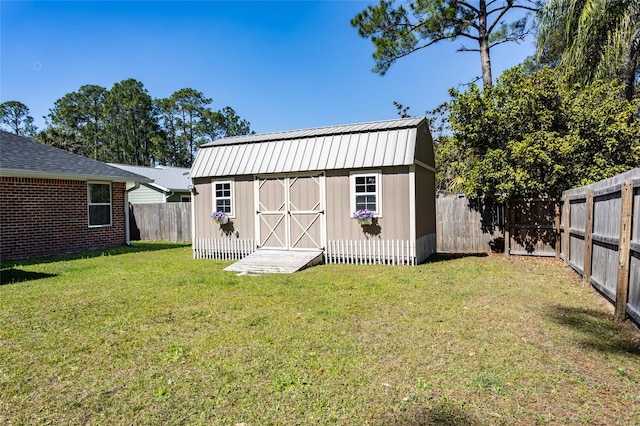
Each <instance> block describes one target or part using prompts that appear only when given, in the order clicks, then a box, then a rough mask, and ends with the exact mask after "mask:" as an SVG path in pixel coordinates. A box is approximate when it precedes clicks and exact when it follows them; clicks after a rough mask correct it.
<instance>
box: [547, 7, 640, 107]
mask: <svg viewBox="0 0 640 426" xmlns="http://www.w3.org/2000/svg"><path fill="white" fill-rule="evenodd" d="M537 28H538V37H537V41H536V43H537V56H538V60H539V61H540V62H543V63H547V64H549V65H552V66H553V65H555V66H557V68H558V69H559V70H560V71H561V72H562V73H563V74H564V75H566V76H567V77H568V79H569V81H570V82H574V83H581V84H589V83H591V82H594V81H596V80H599V79H604V80H615V81H617V82H620V83H623V84H625V86H626V87H625V95H626V97H627V99H631V98H632V97H633V96H634V92H635V86H636V84H637V82H638V77H639V76H638V71H639V70H640V65H639V63H640V1H639V0H618V1H607V0H548V1H547V2H546V3H545V4H544V6H543V7H542V8H541V9H540V11H539V12H538V15H537ZM549 46H552V48H550V47H549Z"/></svg>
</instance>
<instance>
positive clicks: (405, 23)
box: [351, 0, 537, 87]
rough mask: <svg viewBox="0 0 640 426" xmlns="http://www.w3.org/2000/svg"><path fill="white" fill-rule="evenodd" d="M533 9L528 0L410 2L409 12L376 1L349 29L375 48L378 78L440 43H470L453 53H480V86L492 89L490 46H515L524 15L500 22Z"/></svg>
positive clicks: (520, 36) (388, 2)
mask: <svg viewBox="0 0 640 426" xmlns="http://www.w3.org/2000/svg"><path fill="white" fill-rule="evenodd" d="M516 10H521V11H524V12H525V13H527V12H529V11H535V10H537V7H536V3H535V2H534V1H532V0H489V1H487V0H479V1H478V2H477V3H476V2H469V1H460V0H413V1H411V2H410V3H409V9H407V8H405V7H404V6H402V5H399V6H396V2H395V1H394V0H380V3H379V4H378V5H377V6H369V7H368V8H367V9H365V10H364V11H362V12H361V13H359V14H357V15H356V16H355V17H354V18H353V19H352V20H351V25H352V26H354V27H356V28H357V29H358V34H360V36H362V37H364V38H371V41H372V42H373V44H374V46H375V51H374V53H373V58H374V59H375V61H376V65H375V67H374V69H373V71H374V72H376V73H379V74H381V75H384V74H385V73H386V72H387V71H388V70H389V67H390V66H391V64H393V63H394V62H395V61H396V60H398V59H400V58H402V57H404V56H407V55H409V54H411V53H413V52H416V51H418V50H421V49H424V48H426V47H429V46H431V45H433V44H435V43H438V42H440V41H443V40H451V41H453V40H456V39H458V38H462V39H467V40H471V41H472V42H474V43H476V44H477V46H478V47H477V48H467V47H465V46H464V45H462V46H461V47H460V48H459V49H458V51H473V52H479V53H480V61H481V69H482V82H483V85H484V86H485V87H488V86H490V85H491V84H492V76H491V56H490V50H491V48H492V47H494V46H496V45H498V44H501V43H506V42H510V41H521V40H523V39H524V37H525V35H526V34H527V29H526V23H527V16H526V15H525V16H524V17H521V18H519V19H516V20H515V21H513V22H511V23H506V22H505V21H504V18H505V17H506V15H507V14H508V13H510V12H513V11H516Z"/></svg>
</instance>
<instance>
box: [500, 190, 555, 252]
mask: <svg viewBox="0 0 640 426" xmlns="http://www.w3.org/2000/svg"><path fill="white" fill-rule="evenodd" d="M556 206H557V202H556V201H555V200H551V199H513V198H512V199H510V200H509V201H508V202H507V207H506V212H505V214H506V224H505V230H506V235H505V242H506V244H507V245H506V247H505V251H506V253H507V255H509V254H517V255H530V256H556V239H557V234H556V228H557V225H556Z"/></svg>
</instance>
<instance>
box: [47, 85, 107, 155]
mask: <svg viewBox="0 0 640 426" xmlns="http://www.w3.org/2000/svg"><path fill="white" fill-rule="evenodd" d="M106 94H107V90H106V89H105V88H104V87H101V86H96V85H84V86H80V89H79V90H78V91H77V92H71V93H67V94H66V95H64V96H63V97H62V98H60V99H58V100H57V101H56V102H55V104H54V106H53V108H52V109H51V110H50V111H49V115H48V120H49V124H50V127H51V128H55V129H57V130H58V131H57V134H65V135H66V136H67V137H71V139H70V141H74V142H75V143H73V144H71V143H67V144H65V145H66V147H67V149H69V150H70V151H73V152H75V153H77V154H80V155H84V156H86V157H89V158H93V159H94V160H99V161H109V160H110V159H109V158H108V157H107V156H108V147H106V146H105V143H106V142H105V125H104V124H105V120H104V107H105V97H106ZM53 134H55V133H51V134H50V135H49V136H45V135H43V138H47V139H51V136H52V135H53ZM54 139H55V138H54Z"/></svg>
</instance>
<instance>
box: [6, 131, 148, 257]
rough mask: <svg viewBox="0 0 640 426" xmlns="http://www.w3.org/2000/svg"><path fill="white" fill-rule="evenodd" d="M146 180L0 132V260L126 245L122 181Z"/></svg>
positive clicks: (103, 164) (127, 227)
mask: <svg viewBox="0 0 640 426" xmlns="http://www.w3.org/2000/svg"><path fill="white" fill-rule="evenodd" d="M149 182H152V181H151V179H148V178H146V177H143V176H140V175H137V174H135V173H131V172H127V171H125V170H121V169H118V168H115V167H111V166H109V165H107V164H105V163H102V162H99V161H95V160H91V159H89V158H86V157H82V156H80V155H77V154H73V153H71V152H68V151H64V150H61V149H58V148H55V147H52V146H49V145H44V144H41V143H39V142H36V141H34V140H32V139H29V138H25V137H22V136H17V135H15V134H12V133H9V132H5V131H3V130H0V260H2V261H6V260H18V259H27V258H34V257H43V256H50V255H55V254H63V253H73V252H79V251H85V250H97V249H105V248H111V247H118V246H122V245H125V244H128V243H129V241H130V240H129V215H128V200H127V191H126V185H127V183H134V184H139V183H149Z"/></svg>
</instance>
